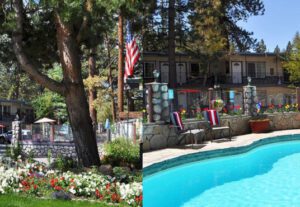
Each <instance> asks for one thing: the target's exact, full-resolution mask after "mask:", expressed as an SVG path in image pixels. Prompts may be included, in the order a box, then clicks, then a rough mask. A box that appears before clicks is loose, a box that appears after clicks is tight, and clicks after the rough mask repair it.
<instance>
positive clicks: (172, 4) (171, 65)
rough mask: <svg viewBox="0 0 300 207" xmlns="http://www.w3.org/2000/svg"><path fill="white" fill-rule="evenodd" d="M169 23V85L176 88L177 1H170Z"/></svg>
mask: <svg viewBox="0 0 300 207" xmlns="http://www.w3.org/2000/svg"><path fill="white" fill-rule="evenodd" d="M168 17H169V21H168V23H169V24H168V25H169V28H168V32H169V35H168V41H169V46H168V52H169V54H168V57H169V84H170V88H175V87H176V82H177V81H176V63H175V0H169V14H168Z"/></svg>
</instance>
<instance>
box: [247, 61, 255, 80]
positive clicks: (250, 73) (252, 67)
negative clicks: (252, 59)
mask: <svg viewBox="0 0 300 207" xmlns="http://www.w3.org/2000/svg"><path fill="white" fill-rule="evenodd" d="M247 69H248V76H250V77H252V78H255V77H256V72H255V63H248V64H247Z"/></svg>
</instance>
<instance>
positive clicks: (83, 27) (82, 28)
mask: <svg viewBox="0 0 300 207" xmlns="http://www.w3.org/2000/svg"><path fill="white" fill-rule="evenodd" d="M92 7H93V4H92V0H87V1H86V3H85V12H86V13H85V15H84V16H83V20H82V23H81V26H80V29H79V32H78V34H77V36H76V41H77V43H80V42H81V41H82V38H83V34H84V32H85V30H86V29H87V26H88V23H89V16H88V14H90V13H91V12H92Z"/></svg>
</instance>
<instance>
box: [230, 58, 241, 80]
mask: <svg viewBox="0 0 300 207" xmlns="http://www.w3.org/2000/svg"><path fill="white" fill-rule="evenodd" d="M231 64H232V83H242V64H241V62H232V63H231Z"/></svg>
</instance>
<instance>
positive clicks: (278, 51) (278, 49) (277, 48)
mask: <svg viewBox="0 0 300 207" xmlns="http://www.w3.org/2000/svg"><path fill="white" fill-rule="evenodd" d="M274 53H275V54H276V55H279V54H280V48H279V46H278V45H276V47H275V49H274Z"/></svg>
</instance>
